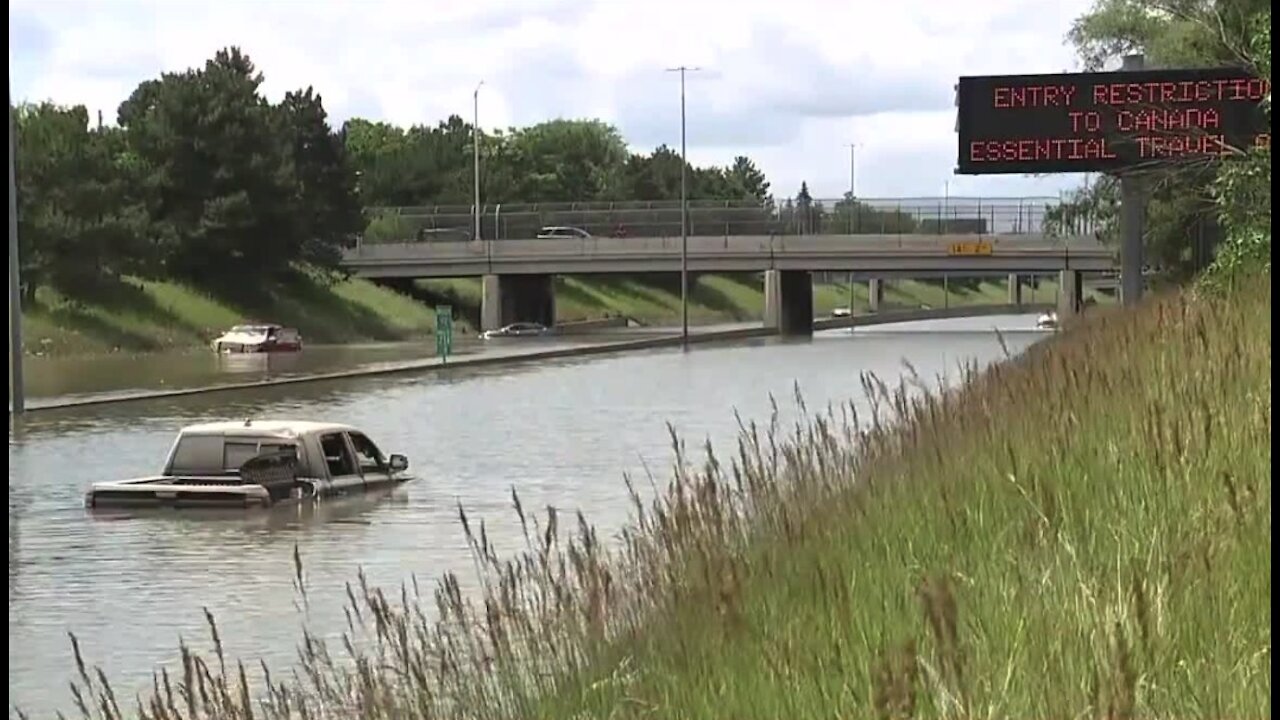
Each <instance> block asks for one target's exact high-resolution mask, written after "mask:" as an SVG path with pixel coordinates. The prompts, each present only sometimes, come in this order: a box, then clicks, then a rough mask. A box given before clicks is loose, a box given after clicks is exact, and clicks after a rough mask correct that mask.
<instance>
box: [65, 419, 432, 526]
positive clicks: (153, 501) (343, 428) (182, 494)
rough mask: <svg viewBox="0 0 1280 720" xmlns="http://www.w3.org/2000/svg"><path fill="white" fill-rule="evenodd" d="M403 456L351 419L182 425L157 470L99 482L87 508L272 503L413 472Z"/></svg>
mask: <svg viewBox="0 0 1280 720" xmlns="http://www.w3.org/2000/svg"><path fill="white" fill-rule="evenodd" d="M408 468H409V460H408V458H406V457H405V456H404V455H398V454H393V455H389V456H388V455H384V454H383V453H382V451H381V450H380V449H379V448H378V446H377V445H376V444H374V442H373V440H371V439H370V438H369V437H368V436H367V435H366V434H365V433H363V432H361V431H360V430H359V429H357V428H354V427H351V426H349V425H342V424H338V423H323V422H309V421H289V420H262V421H255V420H245V421H243V422H217V423H205V424H200V425H190V426H187V427H184V428H182V430H180V431H179V432H178V437H177V439H176V440H175V441H174V443H173V446H172V447H171V448H170V450H169V456H168V458H167V459H166V460H165V463H164V467H163V469H162V470H161V472H160V474H159V475H154V476H148V477H139V478H134V479H129V480H111V481H105V482H99V483H94V484H93V485H92V486H91V487H90V489H89V491H88V493H87V494H86V496H85V504H86V505H87V506H89V507H137V506H144V507H145V506H170V507H243V508H253V507H270V506H273V505H276V504H279V503H287V502H301V501H305V500H310V499H317V498H325V497H332V496H337V495H347V494H352V493H357V492H363V491H366V490H373V489H377V488H383V487H386V486H389V485H396V484H400V483H404V482H408V481H410V480H412V479H413V477H412V476H410V475H408V474H407V473H406V471H407V470H408Z"/></svg>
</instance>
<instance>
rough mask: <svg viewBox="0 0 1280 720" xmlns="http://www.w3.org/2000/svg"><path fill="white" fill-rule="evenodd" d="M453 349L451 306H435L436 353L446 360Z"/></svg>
mask: <svg viewBox="0 0 1280 720" xmlns="http://www.w3.org/2000/svg"><path fill="white" fill-rule="evenodd" d="M452 351H453V307H452V306H451V305H437V306H436V354H437V355H439V356H440V357H441V359H443V360H445V361H446V362H447V361H448V359H449V353H450V352H452Z"/></svg>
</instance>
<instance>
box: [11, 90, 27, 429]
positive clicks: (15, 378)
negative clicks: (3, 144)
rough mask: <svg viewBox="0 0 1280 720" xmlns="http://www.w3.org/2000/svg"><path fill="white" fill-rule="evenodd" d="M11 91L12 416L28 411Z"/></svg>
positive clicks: (15, 130) (15, 142)
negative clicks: (23, 359)
mask: <svg viewBox="0 0 1280 720" xmlns="http://www.w3.org/2000/svg"><path fill="white" fill-rule="evenodd" d="M13 114H14V111H13V88H12V86H11V87H10V88H9V397H10V398H11V399H12V402H13V414H14V415H15V416H17V415H22V414H23V413H25V412H26V410H27V403H26V385H25V383H24V382H23V377H22V278H21V276H20V273H19V269H18V190H17V185H18V183H17V177H16V175H17V173H16V172H15V171H14V163H15V162H16V160H15V158H14V155H15V154H16V152H17V139H16V135H17V132H18V130H17V128H15V127H14V122H13Z"/></svg>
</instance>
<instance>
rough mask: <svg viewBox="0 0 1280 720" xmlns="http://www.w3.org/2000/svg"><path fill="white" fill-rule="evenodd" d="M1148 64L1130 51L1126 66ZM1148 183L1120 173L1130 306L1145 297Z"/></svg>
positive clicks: (1123, 281) (1124, 288)
mask: <svg viewBox="0 0 1280 720" xmlns="http://www.w3.org/2000/svg"><path fill="white" fill-rule="evenodd" d="M1145 64H1146V63H1145V58H1144V57H1143V56H1142V55H1126V56H1125V58H1124V65H1123V69H1124V70H1142V69H1143V67H1144V65H1145ZM1145 185H1146V183H1145V182H1144V180H1143V178H1142V177H1140V176H1136V175H1133V174H1130V173H1124V174H1122V175H1121V176H1120V300H1121V302H1123V303H1124V305H1125V306H1126V307H1132V306H1134V305H1137V304H1138V301H1140V300H1141V299H1142V265H1143V257H1142V255H1143V252H1142V251H1143V248H1142V235H1143V224H1144V221H1145V219H1146V218H1145V215H1146V209H1147V208H1146V197H1145V194H1146V193H1145V190H1146V188H1145Z"/></svg>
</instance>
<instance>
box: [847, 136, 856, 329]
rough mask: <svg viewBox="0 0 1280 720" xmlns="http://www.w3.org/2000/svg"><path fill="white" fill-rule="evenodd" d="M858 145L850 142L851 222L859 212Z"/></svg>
mask: <svg viewBox="0 0 1280 720" xmlns="http://www.w3.org/2000/svg"><path fill="white" fill-rule="evenodd" d="M857 147H858V144H857V143H849V221H850V222H851V223H852V222H855V220H854V218H856V217H857V212H858V203H857V201H856V200H855V198H857V197H858V185H857V183H856V180H857V177H858V176H857V167H858V163H857V155H856V154H855V153H856V152H857ZM849 231H850V232H853V229H852V228H850V230H849ZM849 317H853V271H852V270H850V271H849Z"/></svg>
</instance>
